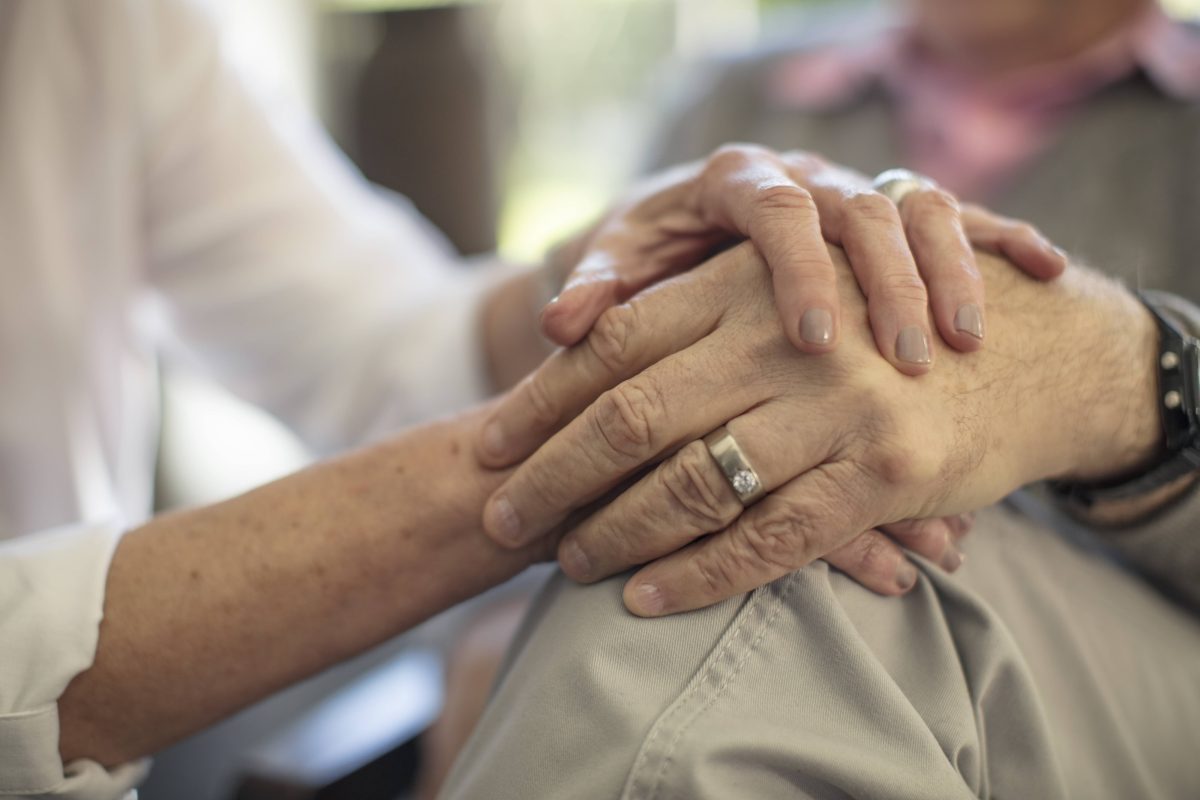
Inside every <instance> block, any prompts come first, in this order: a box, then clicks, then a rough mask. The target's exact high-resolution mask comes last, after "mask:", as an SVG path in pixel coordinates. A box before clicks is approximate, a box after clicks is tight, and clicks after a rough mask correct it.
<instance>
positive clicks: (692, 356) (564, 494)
mask: <svg viewBox="0 0 1200 800" xmlns="http://www.w3.org/2000/svg"><path fill="white" fill-rule="evenodd" d="M727 350H728V348H727V347H725V346H724V345H717V344H713V343H711V342H710V341H708V340H705V341H701V342H699V343H698V344H696V345H695V346H693V347H692V348H689V350H688V351H686V352H685V353H676V354H673V355H671V356H668V357H667V358H665V359H663V360H662V361H661V362H659V363H657V364H655V365H653V366H652V367H650V368H648V369H646V370H645V371H643V372H641V373H639V374H638V375H635V376H634V377H633V378H630V379H629V380H627V381H625V382H623V383H621V384H619V385H617V386H615V387H613V388H612V389H610V390H608V391H607V392H605V393H604V394H602V395H601V396H600V397H599V398H597V400H596V402H594V403H592V404H591V405H590V406H588V407H587V409H586V410H585V411H584V412H583V413H582V414H580V415H579V416H578V417H576V418H575V419H573V420H572V421H571V422H570V423H568V424H567V425H566V427H564V428H563V429H562V430H561V431H560V432H559V433H558V434H557V435H555V436H554V437H553V438H552V439H550V441H548V442H546V443H545V444H544V445H542V446H541V447H540V448H538V450H537V452H535V453H534V454H533V455H531V456H530V457H529V458H528V459H526V460H525V461H524V462H523V463H522V464H521V465H520V466H518V467H517V470H516V472H514V473H513V475H512V476H511V477H510V478H509V479H508V480H507V481H506V482H505V483H504V485H502V486H501V487H500V488H499V489H498V490H497V491H496V492H495V493H494V494H493V495H492V497H491V498H490V499H489V500H488V502H487V504H486V505H485V506H484V514H483V525H484V530H485V531H486V532H487V533H488V534H489V535H490V536H491V537H492V538H493V539H495V540H496V541H497V542H499V543H500V544H504V545H508V546H520V545H522V544H525V543H527V542H529V541H532V540H533V539H535V538H537V537H539V536H541V535H543V534H545V533H546V532H548V531H549V530H551V529H552V528H553V527H554V526H555V525H557V524H558V523H559V522H561V521H562V520H563V519H564V518H565V517H566V515H567V513H568V512H569V511H571V510H572V509H574V508H579V507H581V506H583V505H585V504H586V503H588V502H590V501H592V500H594V499H596V498H598V497H600V496H601V495H603V494H604V493H605V492H607V491H608V490H609V489H611V488H613V487H614V486H616V485H617V484H618V483H620V482H621V481H622V480H623V479H624V478H626V477H627V476H628V475H631V474H633V473H634V472H636V471H637V470H638V469H640V468H641V467H643V466H644V465H646V464H650V463H653V462H655V461H657V460H658V459H659V457H661V455H662V454H664V453H667V452H669V451H671V450H674V449H675V448H677V447H678V446H680V445H681V444H683V443H684V442H687V441H689V440H691V439H695V438H698V437H699V436H702V435H703V434H705V433H707V432H708V431H710V430H712V429H713V428H715V427H717V426H718V425H720V424H721V422H722V421H724V420H727V419H730V418H732V417H736V416H737V415H739V414H741V413H742V412H743V411H745V410H746V409H747V408H749V407H750V406H752V405H754V404H755V403H756V402H758V401H759V400H761V395H762V388H761V387H756V386H753V385H750V384H748V383H746V382H739V384H738V385H736V386H731V387H727V388H725V389H724V390H723V391H719V392H714V391H713V383H714V381H713V373H712V369H711V367H710V365H712V364H715V363H721V359H722V357H726V358H727V357H728V352H727ZM696 397H706V398H707V399H706V402H705V403H704V405H703V407H702V409H698V408H697V406H696V403H695V398H696Z"/></svg>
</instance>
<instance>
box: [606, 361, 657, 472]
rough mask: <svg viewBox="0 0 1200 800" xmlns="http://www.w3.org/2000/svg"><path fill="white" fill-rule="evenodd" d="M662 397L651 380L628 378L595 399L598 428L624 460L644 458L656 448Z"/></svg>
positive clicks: (614, 451)
mask: <svg viewBox="0 0 1200 800" xmlns="http://www.w3.org/2000/svg"><path fill="white" fill-rule="evenodd" d="M662 417H663V397H662V394H661V393H660V392H659V391H658V389H656V388H655V387H654V384H653V383H652V382H650V381H648V380H640V381H636V382H635V381H627V382H625V383H623V384H621V385H620V386H618V387H616V388H615V389H610V390H609V391H607V392H605V393H604V394H603V395H601V396H600V399H599V400H597V401H596V413H595V415H594V421H595V425H596V427H597V431H598V433H599V434H600V436H601V437H602V439H603V440H604V442H605V443H606V444H607V445H608V448H609V450H610V451H611V452H612V453H613V454H615V455H617V456H620V457H621V460H631V461H641V460H643V459H644V458H646V457H648V456H650V455H652V454H653V453H654V452H655V444H656V438H657V437H656V430H657V428H658V425H659V424H660V423H659V420H661V419H662Z"/></svg>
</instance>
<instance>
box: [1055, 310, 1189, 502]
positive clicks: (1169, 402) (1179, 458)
mask: <svg viewBox="0 0 1200 800" xmlns="http://www.w3.org/2000/svg"><path fill="white" fill-rule="evenodd" d="M1138 297H1139V298H1140V299H1141V301H1142V303H1143V304H1144V305H1145V306H1146V308H1147V309H1149V310H1150V313H1151V314H1152V315H1153V316H1154V319H1155V322H1156V324H1157V325H1158V334H1159V347H1158V410H1159V418H1160V420H1161V424H1162V431H1163V444H1164V450H1165V456H1164V457H1163V458H1162V460H1161V461H1159V462H1158V463H1157V464H1155V465H1154V466H1153V467H1151V468H1150V469H1148V470H1146V471H1145V472H1143V473H1141V474H1140V475H1137V476H1134V477H1133V478H1129V479H1126V480H1122V481H1119V482H1115V483H1110V484H1077V483H1053V484H1052V487H1053V489H1054V490H1055V492H1057V493H1058V494H1059V495H1061V496H1063V497H1065V498H1066V499H1068V500H1070V501H1072V502H1075V503H1078V504H1080V505H1083V506H1092V505H1094V504H1095V503H1099V502H1109V501H1116V500H1125V499H1129V498H1132V497H1138V496H1140V495H1144V494H1147V493H1148V492H1153V491H1154V490H1156V489H1160V488H1162V487H1164V486H1167V485H1169V484H1171V483H1173V482H1174V481H1176V480H1178V479H1179V478H1181V477H1183V476H1184V475H1186V474H1188V473H1190V472H1195V471H1196V470H1197V469H1200V343H1198V342H1197V340H1196V338H1195V337H1194V336H1192V335H1191V334H1189V333H1187V332H1186V331H1184V330H1183V328H1182V327H1181V326H1180V325H1178V324H1176V322H1174V321H1173V320H1172V319H1171V317H1170V316H1168V314H1167V313H1164V310H1163V308H1162V306H1161V305H1160V303H1159V302H1157V301H1156V299H1155V297H1154V295H1153V294H1151V293H1147V292H1139V293H1138Z"/></svg>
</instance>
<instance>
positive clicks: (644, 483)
mask: <svg viewBox="0 0 1200 800" xmlns="http://www.w3.org/2000/svg"><path fill="white" fill-rule="evenodd" d="M725 427H726V429H727V430H728V432H729V433H730V435H732V436H733V438H734V440H735V441H737V442H738V444H739V446H740V448H741V450H742V452H743V453H744V454H745V455H746V458H747V460H748V461H749V462H750V464H751V465H752V467H753V468H754V471H755V473H756V474H757V476H758V478H759V480H760V481H761V482H762V485H763V488H764V490H766V491H768V492H769V491H771V490H773V489H775V488H776V487H778V486H780V485H782V484H783V483H785V482H787V481H789V480H791V479H792V478H793V477H795V476H796V475H798V474H800V473H801V472H803V471H805V470H807V469H809V468H811V467H812V466H813V465H814V464H817V463H819V462H820V461H821V460H822V459H823V458H824V457H825V455H826V454H828V452H829V451H830V450H831V449H832V448H833V446H834V445H835V440H834V438H833V437H832V436H830V435H829V434H827V433H826V434H824V435H822V433H821V432H818V431H813V430H806V429H805V428H806V427H809V428H811V427H812V426H806V425H805V422H804V420H802V419H800V418H798V417H797V415H796V414H795V413H794V411H792V410H791V409H790V408H785V407H783V406H782V405H778V406H777V405H776V404H772V403H767V404H765V405H762V406H758V407H756V408H755V409H754V410H753V411H751V412H749V413H747V414H744V415H742V416H740V417H737V418H735V419H732V420H730V421H729V422H727V423H726V424H725ZM781 441H783V442H789V443H794V444H789V446H788V447H780V446H779V443H780V442H781ZM742 511H743V508H742V503H741V501H739V500H738V497H737V494H736V493H734V491H733V489H732V488H731V487H730V485H729V481H728V479H727V478H726V477H725V474H724V473H723V472H722V471H721V469H720V467H719V466H718V465H717V463H716V461H715V460H714V459H713V457H712V456H711V455H710V454H709V451H708V447H707V445H705V443H704V442H703V441H693V442H691V443H690V444H688V445H687V446H686V447H684V448H683V449H681V450H680V451H679V452H677V453H675V454H674V455H672V456H671V457H670V458H668V459H667V460H665V461H664V462H663V463H661V464H659V465H658V467H656V468H655V469H654V471H653V472H651V473H650V474H648V475H646V476H644V477H643V478H642V479H641V480H640V481H638V482H637V483H636V484H634V485H633V486H631V487H629V488H628V489H626V490H625V491H624V492H622V493H621V494H620V495H619V496H618V497H617V498H615V499H614V500H612V501H611V502H610V503H608V504H607V505H605V506H604V507H603V508H601V509H600V510H598V511H597V512H596V513H595V514H593V515H592V516H590V517H589V518H588V519H586V520H585V521H584V522H583V523H581V524H580V525H578V526H577V527H576V528H575V529H574V530H573V531H572V532H570V533H569V534H568V535H567V536H566V537H565V538H564V539H563V542H562V544H561V546H560V548H559V556H560V559H559V560H560V563H561V564H562V567H563V569H564V571H566V573H567V574H568V575H569V576H571V577H572V578H574V579H575V580H579V581H593V580H600V579H601V578H605V577H608V576H609V575H613V574H615V573H617V572H621V571H623V570H625V569H627V568H628V567H630V566H634V565H637V564H644V563H646V562H648V561H651V560H653V559H656V558H659V557H661V556H664V555H667V554H669V553H672V552H674V551H676V550H678V549H679V548H680V547H683V546H684V545H686V544H688V543H689V542H691V541H692V540H694V539H696V538H697V537H699V536H703V535H704V534H708V533H715V532H717V531H721V530H724V529H725V528H726V527H727V526H728V525H729V524H730V523H732V522H733V521H734V520H735V519H737V517H739V516H740V515H741V514H742Z"/></svg>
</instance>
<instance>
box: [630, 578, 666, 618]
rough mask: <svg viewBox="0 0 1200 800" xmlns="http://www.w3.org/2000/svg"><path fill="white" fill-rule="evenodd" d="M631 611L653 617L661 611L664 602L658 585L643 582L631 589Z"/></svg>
mask: <svg viewBox="0 0 1200 800" xmlns="http://www.w3.org/2000/svg"><path fill="white" fill-rule="evenodd" d="M633 605H634V608H633V611H634V613H636V614H640V615H641V616H644V617H653V616H657V615H658V614H661V613H662V610H663V607H664V604H663V598H662V592H660V591H659V590H658V587H657V586H655V585H653V584H650V583H643V584H642V585H641V586H639V587H637V588H636V589H634V590H633Z"/></svg>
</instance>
